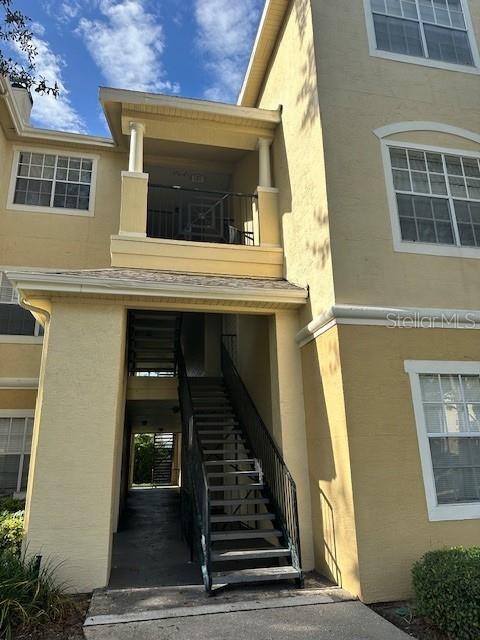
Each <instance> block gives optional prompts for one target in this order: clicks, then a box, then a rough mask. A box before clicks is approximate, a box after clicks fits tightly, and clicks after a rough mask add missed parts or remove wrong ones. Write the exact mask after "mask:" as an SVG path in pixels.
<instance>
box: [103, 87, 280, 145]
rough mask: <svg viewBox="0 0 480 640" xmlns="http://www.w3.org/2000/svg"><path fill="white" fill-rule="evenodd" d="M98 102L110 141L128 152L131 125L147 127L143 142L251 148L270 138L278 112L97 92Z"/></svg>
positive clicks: (125, 92)
mask: <svg viewBox="0 0 480 640" xmlns="http://www.w3.org/2000/svg"><path fill="white" fill-rule="evenodd" d="M100 102H101V104H102V107H103V109H104V112H105V116H106V118H107V121H108V124H109V126H110V129H111V131H112V134H113V137H114V139H115V141H116V143H117V144H118V145H119V146H122V147H124V148H126V146H127V142H128V135H129V127H130V123H131V122H132V121H138V122H142V123H143V124H145V126H146V133H145V137H146V138H157V139H161V140H172V141H178V142H191V143H194V144H209V145H212V146H218V147H222V146H224V147H232V148H239V149H245V150H252V149H255V147H256V145H257V142H258V138H259V137H270V138H273V135H274V131H275V128H276V127H277V125H278V124H279V122H280V121H281V114H280V111H279V110H275V111H271V110H266V109H255V108H251V107H243V106H239V105H234V104H225V103H221V102H210V101H207V100H196V99H191V98H179V97H177V96H167V95H163V94H155V93H143V92H139V91H128V90H124V89H112V88H108V87H101V88H100Z"/></svg>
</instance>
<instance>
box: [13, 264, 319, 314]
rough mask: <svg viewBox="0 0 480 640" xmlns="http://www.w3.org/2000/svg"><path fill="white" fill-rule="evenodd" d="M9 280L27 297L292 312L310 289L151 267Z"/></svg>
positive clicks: (23, 274) (37, 273) (27, 272)
mask: <svg viewBox="0 0 480 640" xmlns="http://www.w3.org/2000/svg"><path fill="white" fill-rule="evenodd" d="M7 277H8V278H9V279H10V280H11V281H12V282H13V283H14V285H15V286H16V287H17V288H18V289H19V290H20V291H22V292H23V293H25V292H29V293H32V292H33V291H36V292H39V291H42V292H51V293H52V292H61V293H64V294H66V295H78V294H80V295H101V296H105V295H116V296H129V297H132V296H133V297H135V298H137V297H143V298H145V297H147V298H152V297H153V298H156V299H159V298H163V299H164V300H169V301H170V302H172V301H180V300H181V301H185V300H190V301H191V302H192V303H193V304H197V303H199V302H200V301H209V303H211V304H224V303H227V304H239V305H241V306H257V307H259V308H279V309H281V308H291V307H298V306H300V305H302V304H305V302H306V300H307V298H308V291H307V289H304V288H302V287H298V286H296V285H294V284H292V283H291V282H288V281H287V280H283V279H281V278H277V279H269V278H240V277H228V276H217V275H202V274H193V273H180V272H171V271H157V270H150V269H122V268H108V269H78V270H66V269H65V270H57V271H52V270H43V269H21V270H16V271H13V270H12V271H8V272H7Z"/></svg>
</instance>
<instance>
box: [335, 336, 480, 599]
mask: <svg viewBox="0 0 480 640" xmlns="http://www.w3.org/2000/svg"><path fill="white" fill-rule="evenodd" d="M339 336H340V357H341V363H342V378H343V389H344V394H345V403H346V411H347V423H348V441H349V450H350V460H351V468H352V478H353V488H354V494H355V518H356V531H357V540H358V552H359V564H360V576H361V581H362V590H361V596H362V599H363V600H365V601H370V602H372V601H378V600H390V599H391V600H396V599H401V598H405V597H407V596H410V595H411V585H410V569H411V566H412V563H413V562H414V561H415V560H417V559H419V558H420V557H421V556H422V555H423V553H425V552H426V551H429V550H431V549H440V548H442V547H447V546H455V545H465V546H472V545H475V544H478V539H479V533H480V528H479V524H478V520H464V521H450V522H429V520H428V515H427V506H426V498H425V490H424V484H423V476H422V470H421V466H420V454H419V448H418V438H417V432H416V426H415V418H414V413H413V403H412V396H411V390H410V382H409V378H408V375H407V374H406V373H405V371H404V361H405V360H465V361H468V360H473V361H478V360H480V343H479V341H478V338H477V333H476V332H475V331H466V330H453V329H451V330H450V329H447V330H441V329H434V330H430V329H389V328H386V327H353V326H342V327H340V329H339Z"/></svg>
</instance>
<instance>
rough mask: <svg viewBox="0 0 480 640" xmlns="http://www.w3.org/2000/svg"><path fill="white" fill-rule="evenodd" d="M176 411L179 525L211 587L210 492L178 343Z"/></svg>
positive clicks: (207, 584)
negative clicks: (178, 417) (179, 434)
mask: <svg viewBox="0 0 480 640" xmlns="http://www.w3.org/2000/svg"><path fill="white" fill-rule="evenodd" d="M177 367H178V381H179V399H180V412H181V418H182V489H181V496H182V527H183V532H184V536H185V538H186V540H187V542H188V544H189V545H190V555H191V559H192V560H193V550H194V548H196V549H197V553H198V557H199V559H200V564H201V569H202V576H203V582H204V585H205V589H206V590H207V591H208V592H210V591H211V590H212V570H211V557H210V556H211V552H210V542H211V532H210V496H209V491H208V479H207V472H206V466H205V460H204V457H203V453H202V448H201V446H200V440H199V436H198V432H197V429H196V425H195V416H194V412H193V400H192V392H191V389H190V383H189V379H188V374H187V367H186V365H185V358H184V355H183V351H182V348H181V346H180V344H178V346H177Z"/></svg>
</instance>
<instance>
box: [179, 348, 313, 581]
mask: <svg viewBox="0 0 480 640" xmlns="http://www.w3.org/2000/svg"><path fill="white" fill-rule="evenodd" d="M225 357H229V356H228V354H227V355H226V356H225ZM232 366H233V364H232ZM183 367H184V363H183V356H182V357H181V360H180V359H179V376H180V387H181V389H180V391H181V393H180V398H181V408H182V419H183V423H184V444H185V441H188V440H190V442H191V446H190V454H188V453H186V454H185V453H184V456H185V457H187V456H189V457H190V462H189V464H188V468H186V467H185V468H184V475H185V474H186V473H190V474H191V482H190V484H191V492H192V494H193V499H192V503H193V504H194V509H195V511H196V516H197V524H198V527H197V531H196V533H195V534H194V537H196V539H197V542H198V540H200V541H201V544H199V545H197V546H198V548H199V550H200V551H199V553H200V556H201V562H202V571H203V574H204V581H205V586H206V588H207V590H209V591H210V590H212V589H214V588H219V587H221V586H226V585H230V584H239V583H252V582H268V581H279V580H296V581H297V582H299V583H302V571H301V567H300V552H299V543H298V519H295V518H296V493H295V484H294V482H293V480H292V479H291V476H290V475H289V474H288V470H287V469H286V467H285V465H284V463H283V461H282V460H281V456H280V454H279V452H278V450H277V449H276V448H275V445H274V444H273V441H272V440H271V438H270V436H269V434H268V432H267V430H266V428H265V425H264V424H263V423H261V425H260V428H261V429H263V432H262V434H261V436H260V437H261V439H262V440H261V442H263V441H265V442H268V446H267V449H268V456H269V457H270V458H271V460H274V459H275V460H276V461H277V463H278V464H277V463H276V468H277V469H278V471H276V473H277V475H278V477H277V478H274V480H275V485H276V488H277V493H278V491H279V490H280V492H283V496H280V495H276V494H275V491H272V488H271V485H270V484H269V482H268V480H267V478H266V475H265V473H264V470H265V468H267V467H268V469H269V470H271V464H270V463H268V462H267V456H266V455H265V456H263V460H261V459H260V458H259V457H257V456H256V454H255V451H254V449H253V446H252V438H251V437H249V433H248V430H247V429H246V428H245V426H244V425H245V423H244V421H243V419H242V418H241V417H240V416H239V415H238V411H237V409H236V408H235V406H234V403H233V402H232V397H231V391H230V390H229V389H228V387H227V385H226V382H225V380H224V379H208V378H193V379H188V378H186V374H185V370H184V369H183ZM182 371H183V373H184V374H185V377H184V378H183V381H182ZM235 373H236V371H235ZM236 375H237V376H238V374H236ZM242 402H243V403H244V404H247V402H248V403H251V402H252V401H251V399H250V398H249V397H248V401H247V400H246V399H245V398H244V399H243V400H242ZM252 406H253V403H252ZM255 412H256V410H255ZM256 418H257V420H259V421H261V419H260V417H259V416H258V413H256ZM251 426H253V427H254V428H255V429H258V428H259V425H258V424H254V425H252V424H251ZM189 428H190V429H191V432H190V435H189V434H188V430H189ZM255 437H256V436H255ZM261 442H259V444H260V449H263V445H262V444H261ZM265 453H266V451H265ZM282 465H283V466H282ZM200 475H201V476H202V479H199V476H200ZM188 484H189V482H188V479H187V485H188ZM186 490H187V491H188V486H187V488H186ZM287 502H288V503H289V505H290V506H289V508H290V509H292V510H293V512H294V516H295V517H294V518H293V520H294V522H293V524H294V526H293V528H292V527H291V526H289V524H290V523H289V520H290V518H289V515H288V514H287V513H285V507H283V509H282V507H281V506H280V505H281V504H284V503H285V504H286V503H287Z"/></svg>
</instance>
